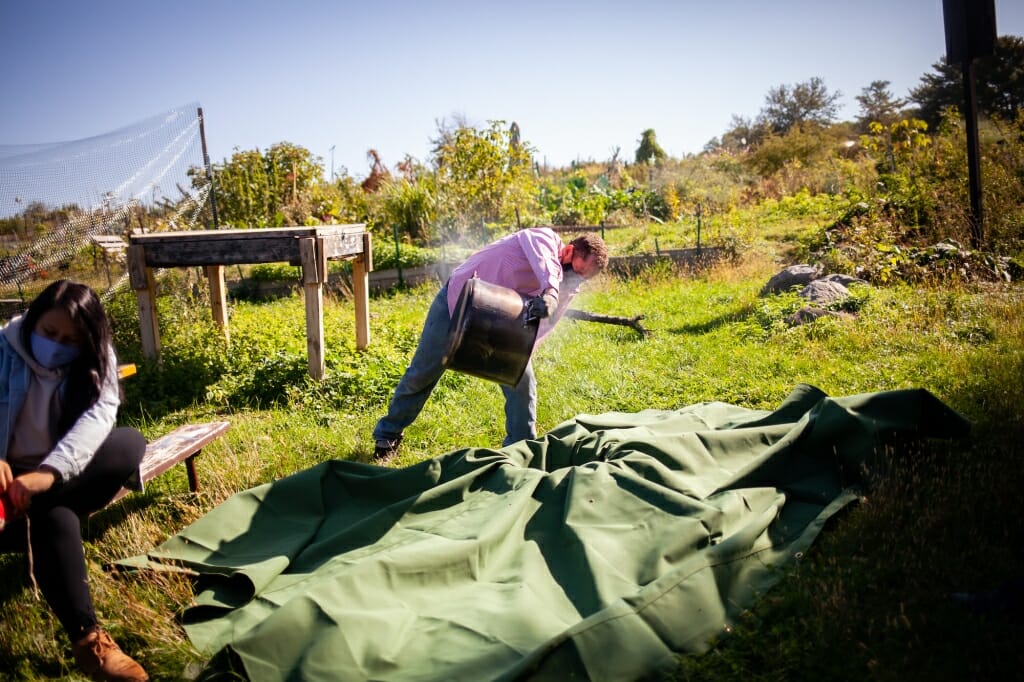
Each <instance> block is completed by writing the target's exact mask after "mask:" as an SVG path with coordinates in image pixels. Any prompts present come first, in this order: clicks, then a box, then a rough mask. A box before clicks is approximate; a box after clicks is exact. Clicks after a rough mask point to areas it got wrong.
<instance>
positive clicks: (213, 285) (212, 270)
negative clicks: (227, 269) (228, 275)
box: [204, 265, 231, 342]
mask: <svg viewBox="0 0 1024 682" xmlns="http://www.w3.org/2000/svg"><path fill="white" fill-rule="evenodd" d="M204 270H205V271H206V281H207V282H209V285H210V308H211V311H212V313H213V321H214V323H216V325H217V326H218V327H220V330H221V332H222V333H223V334H224V339H225V340H226V341H229V342H230V341H231V333H230V332H229V331H228V299H227V287H226V286H225V285H224V266H223V265H207V266H206V267H205V268H204Z"/></svg>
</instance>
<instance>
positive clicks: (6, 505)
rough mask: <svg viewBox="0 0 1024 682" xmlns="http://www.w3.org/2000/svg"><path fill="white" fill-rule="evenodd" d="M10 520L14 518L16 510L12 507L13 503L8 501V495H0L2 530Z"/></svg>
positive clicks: (0, 523)
mask: <svg viewBox="0 0 1024 682" xmlns="http://www.w3.org/2000/svg"><path fill="white" fill-rule="evenodd" d="M9 518H10V519H13V518H14V509H13V508H12V507H11V502H10V500H8V499H7V495H4V494H2V493H0V530H3V529H4V526H6V525H7V519H9Z"/></svg>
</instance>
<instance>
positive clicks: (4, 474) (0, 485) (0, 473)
mask: <svg viewBox="0 0 1024 682" xmlns="http://www.w3.org/2000/svg"><path fill="white" fill-rule="evenodd" d="M13 480H14V473H13V472H11V465H10V464H8V463H7V461H6V460H2V459H0V493H2V492H3V491H5V490H7V486H9V485H10V484H11V482H12V481H13Z"/></svg>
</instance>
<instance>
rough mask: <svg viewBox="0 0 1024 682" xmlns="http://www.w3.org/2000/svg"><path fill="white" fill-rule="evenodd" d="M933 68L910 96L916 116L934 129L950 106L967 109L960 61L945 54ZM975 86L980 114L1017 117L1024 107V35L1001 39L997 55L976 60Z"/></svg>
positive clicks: (998, 41) (996, 47)
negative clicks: (957, 61) (915, 106)
mask: <svg viewBox="0 0 1024 682" xmlns="http://www.w3.org/2000/svg"><path fill="white" fill-rule="evenodd" d="M932 68H933V69H934V70H935V73H926V74H925V75H923V76H921V84H920V85H918V86H917V87H916V88H913V89H911V91H910V99H911V101H913V102H914V103H916V104H917V107H918V108H917V111H916V112H915V115H916V116H917V117H918V118H920V119H923V120H924V121H926V122H927V123H928V126H929V127H930V128H933V129H934V128H937V127H938V125H939V123H940V121H941V120H942V114H943V112H944V111H945V110H946V109H947V108H949V107H951V106H955V107H957V108H958V109H961V110H962V109H963V102H964V86H963V68H962V66H961V65H960V64H950V63H949V62H948V61H946V58H945V57H943V58H942V59H940V60H939V61H937V62H935V63H934V64H932ZM974 85H975V95H976V97H977V100H976V102H977V106H978V113H979V114H981V115H983V116H986V117H990V118H991V117H994V116H998V117H1000V118H1002V119H1004V120H1013V118H1014V117H1015V116H1016V115H1017V112H1018V111H1020V110H1021V109H1022V108H1024V38H1020V37H1017V36H1000V37H999V38H997V39H996V45H995V50H994V51H993V54H992V55H991V56H989V57H981V58H979V59H978V60H977V61H976V62H975V65H974Z"/></svg>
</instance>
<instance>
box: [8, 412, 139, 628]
mask: <svg viewBox="0 0 1024 682" xmlns="http://www.w3.org/2000/svg"><path fill="white" fill-rule="evenodd" d="M145 454H146V439H145V438H144V437H143V435H142V434H141V433H139V432H138V431H137V430H135V429H132V428H128V427H122V428H117V429H114V430H113V431H111V432H110V435H109V436H107V439H106V440H105V441H104V442H103V445H101V446H100V449H99V450H97V451H96V455H95V456H94V457H93V458H92V461H91V462H89V464H88V465H87V466H86V467H85V469H84V470H83V471H82V474H81V476H79V477H77V478H75V479H73V480H71V481H68V482H67V483H64V484H61V485H56V486H54V487H53V488H51V489H50V490H47V491H46V492H45V493H40V494H38V495H36V496H35V497H33V498H32V506H31V507H30V508H29V514H28V518H29V521H30V522H31V527H30V529H29V530H30V532H31V538H32V565H33V573H34V575H35V578H36V582H37V583H38V584H39V589H40V590H41V591H42V593H43V596H44V597H45V598H46V602H47V603H48V604H49V605H50V608H51V609H52V610H53V613H54V614H55V615H56V616H57V619H58V620H59V621H60V624H61V626H63V628H64V631H65V632H66V633H67V634H68V637H70V638H71V641H72V642H76V641H78V640H79V639H81V638H82V637H84V636H85V634H86V633H87V632H88V631H89V630H90V629H91V628H92V627H93V626H95V625H96V612H95V610H94V609H93V605H92V596H91V595H90V593H89V582H88V575H87V572H86V566H85V551H84V550H83V548H82V523H81V520H82V519H83V518H85V517H87V516H88V515H89V514H91V513H93V512H95V511H98V510H100V509H102V508H103V507H105V506H106V505H107V503H109V502H110V500H111V499H112V498H113V497H114V495H116V494H117V492H118V491H119V490H120V489H121V487H122V485H124V483H125V481H126V480H128V477H129V476H131V474H132V472H134V471H135V470H136V469H138V466H139V462H141V461H142V457H143V455H145ZM15 473H16V474H17V473H24V472H15ZM25 538H26V527H25V519H18V520H17V521H13V522H11V523H9V524H8V525H7V527H6V528H5V529H4V530H3V532H0V552H18V551H21V552H24V551H25V549H26V542H25Z"/></svg>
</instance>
